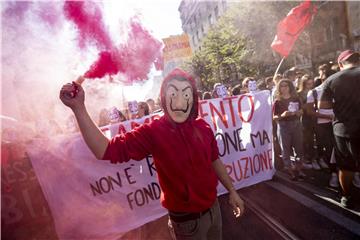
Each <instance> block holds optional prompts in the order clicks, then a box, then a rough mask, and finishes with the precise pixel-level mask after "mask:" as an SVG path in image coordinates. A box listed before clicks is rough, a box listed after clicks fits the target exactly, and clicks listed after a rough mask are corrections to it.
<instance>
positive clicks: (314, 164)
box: [312, 160, 321, 170]
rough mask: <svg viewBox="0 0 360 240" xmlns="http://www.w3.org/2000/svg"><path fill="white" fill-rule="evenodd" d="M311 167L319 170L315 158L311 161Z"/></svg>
mask: <svg viewBox="0 0 360 240" xmlns="http://www.w3.org/2000/svg"><path fill="white" fill-rule="evenodd" d="M312 167H313V169H315V170H321V167H320V166H319V164H318V163H317V161H316V160H314V161H313V162H312Z"/></svg>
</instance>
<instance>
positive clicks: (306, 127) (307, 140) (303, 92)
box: [298, 74, 316, 168]
mask: <svg viewBox="0 0 360 240" xmlns="http://www.w3.org/2000/svg"><path fill="white" fill-rule="evenodd" d="M313 87H314V79H312V78H311V77H310V75H308V74H305V75H303V76H302V77H301V78H300V81H299V91H298V95H299V97H300V100H301V105H302V106H303V112H304V114H303V115H302V118H301V123H302V127H303V146H304V152H305V154H304V166H305V165H306V166H307V167H308V168H312V161H313V160H314V159H315V151H314V146H315V142H314V139H315V125H316V119H315V117H314V116H313V115H312V114H311V113H308V111H306V99H307V95H308V92H309V91H310V90H311V89H312V88H313ZM314 161H315V160H314Z"/></svg>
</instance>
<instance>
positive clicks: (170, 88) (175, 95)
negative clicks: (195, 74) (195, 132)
mask: <svg viewBox="0 0 360 240" xmlns="http://www.w3.org/2000/svg"><path fill="white" fill-rule="evenodd" d="M165 101H166V110H167V112H168V114H169V115H170V117H171V119H172V120H173V121H174V122H177V123H182V122H185V121H186V120H187V119H188V117H189V115H190V112H191V109H192V107H193V103H194V99H193V89H192V87H191V84H190V83H189V82H188V81H180V80H177V79H173V80H170V81H169V82H168V84H167V87H166V90H165Z"/></svg>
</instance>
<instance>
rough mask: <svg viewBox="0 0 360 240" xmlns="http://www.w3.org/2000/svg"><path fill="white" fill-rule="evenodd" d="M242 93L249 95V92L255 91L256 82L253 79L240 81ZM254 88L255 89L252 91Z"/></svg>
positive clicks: (248, 78) (247, 78)
mask: <svg viewBox="0 0 360 240" xmlns="http://www.w3.org/2000/svg"><path fill="white" fill-rule="evenodd" d="M242 87H243V91H244V92H243V93H249V92H250V91H256V89H257V87H256V80H255V78H253V77H246V78H244V80H243V81H242ZM254 88H255V89H254Z"/></svg>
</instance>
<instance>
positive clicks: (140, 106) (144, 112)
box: [137, 102, 150, 118]
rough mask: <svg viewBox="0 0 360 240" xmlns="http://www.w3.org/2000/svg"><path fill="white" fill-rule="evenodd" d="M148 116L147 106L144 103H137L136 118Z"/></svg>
mask: <svg viewBox="0 0 360 240" xmlns="http://www.w3.org/2000/svg"><path fill="white" fill-rule="evenodd" d="M149 114H150V109H149V105H148V104H147V103H146V102H139V103H138V114H137V118H142V117H144V116H147V115H149Z"/></svg>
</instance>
